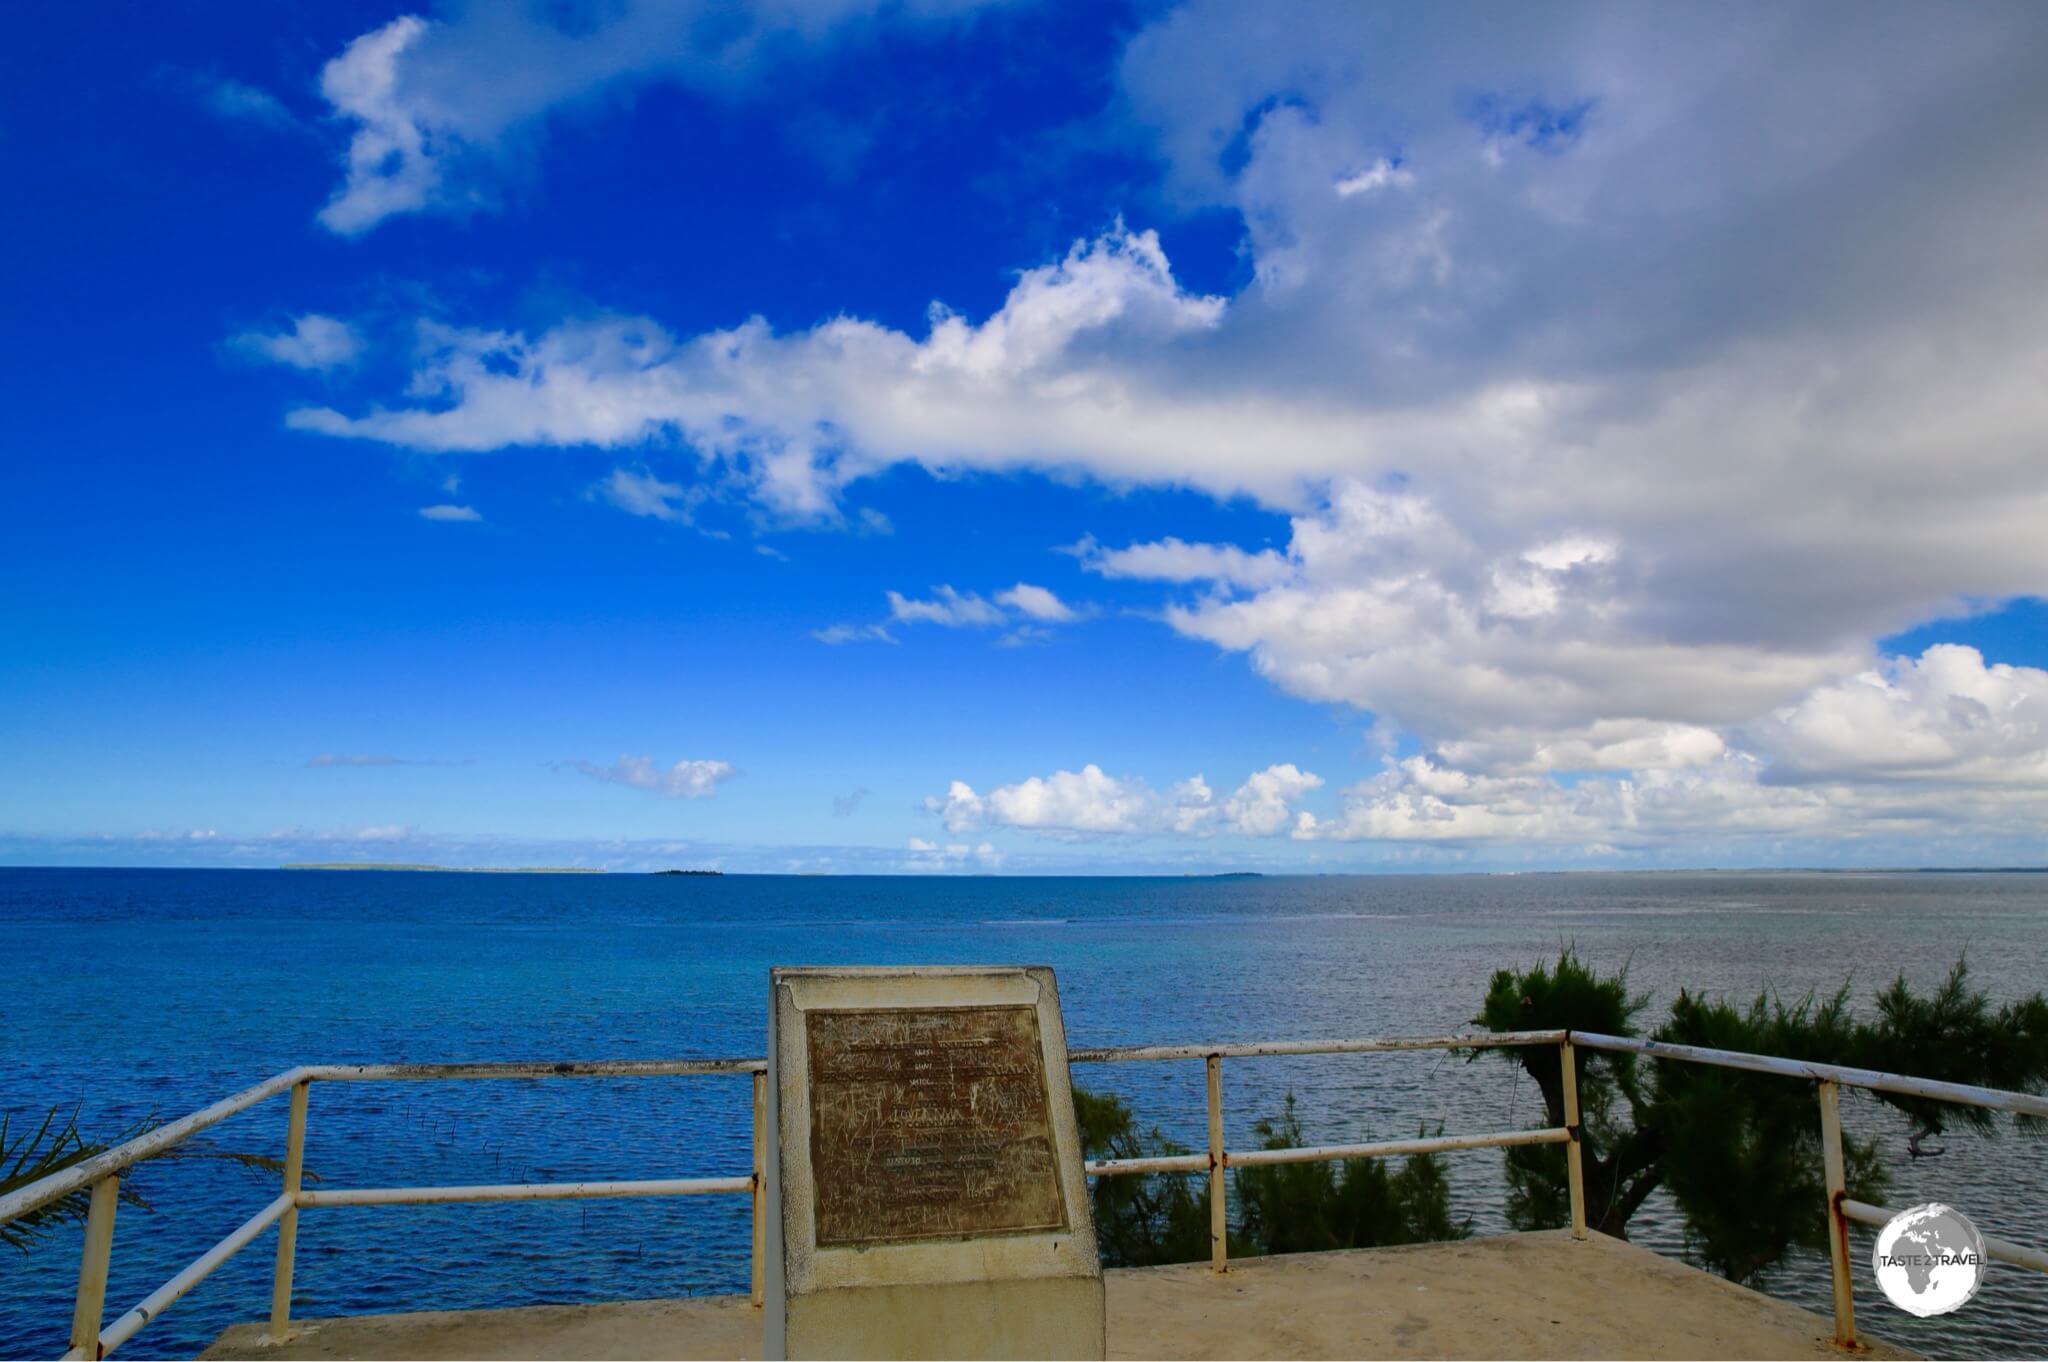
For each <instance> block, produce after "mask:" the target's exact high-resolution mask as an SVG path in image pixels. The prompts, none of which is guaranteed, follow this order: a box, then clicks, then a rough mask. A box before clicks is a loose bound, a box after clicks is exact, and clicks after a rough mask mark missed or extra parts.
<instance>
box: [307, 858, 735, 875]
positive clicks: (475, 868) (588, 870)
mask: <svg viewBox="0 0 2048 1362" xmlns="http://www.w3.org/2000/svg"><path fill="white" fill-rule="evenodd" d="M278 869H280V870H417V871H437V872H439V873H441V874H444V875H602V874H604V867H603V866H589V865H399V864H390V863H385V862H381V861H319V862H314V863H311V864H300V865H285V866H279V867H278ZM713 873H716V872H713Z"/></svg>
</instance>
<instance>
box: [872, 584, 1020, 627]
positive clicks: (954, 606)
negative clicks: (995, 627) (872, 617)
mask: <svg viewBox="0 0 2048 1362" xmlns="http://www.w3.org/2000/svg"><path fill="white" fill-rule="evenodd" d="M888 595H889V618H890V619H892V620H895V621H897V622H899V623H902V624H937V625H941V626H943V627H945V628H948V629H961V628H979V627H986V626H988V625H992V624H1001V623H1002V622H1003V612H1002V611H1000V610H998V609H996V607H995V606H993V605H990V604H989V603H988V602H987V601H986V600H983V599H982V598H981V597H980V596H977V595H975V594H974V593H973V592H971V591H955V590H954V589H953V588H952V587H950V586H941V587H937V588H935V589H934V590H933V593H932V597H931V599H929V600H913V599H911V598H910V597H908V596H905V595H904V594H903V593H902V592H900V591H891V592H889V593H888Z"/></svg>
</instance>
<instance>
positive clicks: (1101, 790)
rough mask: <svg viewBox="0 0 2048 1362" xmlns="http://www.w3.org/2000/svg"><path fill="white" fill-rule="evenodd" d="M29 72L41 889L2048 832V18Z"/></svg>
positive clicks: (191, 45) (1828, 16) (160, 16)
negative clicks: (315, 864)
mask: <svg viewBox="0 0 2048 1362" xmlns="http://www.w3.org/2000/svg"><path fill="white" fill-rule="evenodd" d="M17 29H18V32H17V41H16V42H15V43H13V44H11V45H10V50H9V53H8V54H7V55H6V56H5V57H4V58H0V60H4V61H5V62H6V63H7V66H8V69H7V71H6V73H5V80H4V84H0V88H4V91H5V93H4V94H0V101H4V102H0V131H4V134H5V135H4V138H0V156H4V157H5V158H6V160H7V167H6V175H7V183H8V184H9V185H10V200H11V203H12V205H13V207H14V211H12V212H10V213H9V214H7V215H6V217H5V219H4V220H0V233H4V234H5V244H6V250H5V252H4V259H5V261H6V264H5V266H4V268H5V269H6V271H7V275H8V279H7V294H8V297H9V299H10V306H9V307H8V308H7V311H6V317H7V338H8V344H7V363H6V368H5V372H6V374H7V380H8V388H9V393H10V398H11V400H10V401H9V403H8V408H9V414H10V421H9V431H8V434H7V436H6V438H5V441H4V443H0V450H4V451H5V461H6V463H5V472H6V484H5V485H6V489H7V495H6V497H5V498H4V500H0V581H4V582H5V583H6V590H5V591H4V592H0V630H4V636H5V637H6V639H7V640H8V642H7V645H6V648H5V650H4V658H0V862H12V863H20V864H48V863H76V862H86V863H112V864H225V865H273V864H278V863H281V862H287V861H298V860H321V861H328V860H335V861H341V860H376V861H430V862H437V863H444V864H457V865H459V864H484V865H495V864H528V863H549V864H572V863H573V864H594V865H606V866H612V867H616V868H622V869H623V868H645V867H654V866H666V865H677V864H680V865H716V866H721V867H724V868H726V869H731V870H786V869H805V870H837V871H893V870H904V869H914V870H930V871H935V872H961V873H967V872H988V871H992V870H1008V871H1024V872H1031V871H1049V870H1067V869H1083V870H1086V869H1100V870H1108V871H1130V870H1167V871H1179V870H1200V869H1237V868H1247V867H1249V868H1260V869H1270V870H1284V869H1304V870H1369V869H1379V868H1397V869H1411V868H1432V869H1433V868H1443V869H1455V868H1521V867H1548V866H1612V867H1617V868H1619V867H1627V866H1638V865H1642V866H1655V865H1759V864H1762V865H1770V864H1796V865H1826V864H1836V865H1843V864H1847V865H1871V864H1879V865H1897V864H2008V863H2038V862H2041V861H2042V860H2043V859H2044V857H2043V854H2042V851H2043V835H2044V832H2048V671H2044V670H2043V669H2044V668H2048V628H2044V625H2048V610H2044V607H2043V605H2042V603H2041V598H2042V596H2043V594H2044V592H2048V533H2044V532H2043V531H2042V529H2041V526H2042V525H2043V524H2048V398H2044V396H2043V393H2042V390H2041V388H2040V384H2039V374H2040V372H2041V371H2042V370H2041V364H2042V362H2043V360H2044V358H2048V325H2044V323H2043V321H2042V318H2043V317H2048V307H2044V304H2048V260H2044V258H2043V257H2042V255H2041V252H2040V251H2039V249H2038V231H2037V228H2038V223H2039V222H2040V221H2041V220H2042V212H2043V210H2044V209H2048V152H2044V148H2048V94H2044V93H2043V91H2042V90H2041V89H2039V88H2038V86H2039V82H2038V80H2036V79H2034V76H2033V72H2034V70H2035V65H2036V62H2037V59H2038V58H2039V57H2040V55H2041V54H2042V53H2043V51H2048V46H2044V24H2043V18H2042V15H2041V13H2040V12H2039V11H2038V10H2037V9H2034V8H2032V7H2028V6H2015V7H2000V6H1989V5H1987V6H1978V7H1972V8H1971V9H1969V10H1968V11H1957V10H1952V9H1941V8H1935V7H1927V8H1919V9H1915V8H1907V7H1885V8H1881V9H1878V10H1874V11H1866V10H1862V9H1857V10H1853V11H1852V10H1849V9H1838V8H1832V7H1828V6H1809V7H1801V8H1800V9H1798V10H1796V11H1791V10H1785V9H1781V8H1775V7H1770V8H1766V7H1758V8H1743V7H1737V8H1735V9H1732V10H1729V9H1726V8H1725V7H1703V8H1686V7H1671V8H1668V9H1663V10H1660V11H1655V12H1651V11H1637V10H1633V9H1629V8H1603V7H1598V6H1592V7H1575V6H1564V7H1558V8H1554V9H1549V10H1545V11H1543V12H1542V13H1541V15H1540V16H1532V15H1531V14H1529V13H1527V12H1525V11H1521V10H1518V9H1510V8H1502V9H1497V10H1462V11H1457V12H1443V13H1440V14H1437V15H1434V16H1432V15H1430V14H1428V13H1424V12H1419V11H1415V10H1411V9H1406V8H1402V9H1375V8H1369V7H1364V6H1357V5H1351V4H1334V5H1328V6H1317V5H1307V4H1304V5H1302V6H1300V7H1299V8H1295V9H1292V10H1290V11H1288V13H1287V16H1286V19H1285V21H1282V19H1281V18H1280V17H1279V14H1278V12H1277V11H1272V10H1266V9H1263V8H1261V7H1249V6H1240V5H1228V4H1201V3H1195V4H1188V5H1181V6H1174V5H1165V4H1147V5H1136V6H1127V7H1117V6H1112V5H1103V4H1094V3H1091V4H1058V3H1021V2H1020V3H1007V4H971V3H959V4H938V3H929V4H907V3H886V4H878V3H872V2H871V0H833V3H830V4H816V5H766V6H760V7H754V8H744V7H732V6H725V5H710V4H692V3H684V2H682V0H679V2H678V3H674V4H664V5H645V4H639V3H617V4H604V5H597V4H588V5H579V4H567V5H547V6H541V5H532V6H522V5H514V4H507V5H504V6H479V7H473V8H470V7H463V6H448V7H442V8H433V7H428V8H417V7H408V6H404V5H398V6H390V5H365V6H346V5H332V6H322V7H315V8H312V9H302V10H290V11H287V10H280V9H278V8H277V7H275V6H271V5H255V4H247V5H235V4H220V5H213V6H206V7H202V8H201V9H199V10H197V11H191V12H182V13H176V14H173V13H171V12H163V13H157V12H154V11H137V10H135V9H133V8H132V7H125V6H124V7H94V6H91V5H80V6H67V7H45V8H43V9H40V10H36V11H33V12H29V13H25V14H24V15H22V16H20V17H19V19H18V21H17ZM1871 71H1883V72H1885V73H1887V76H1888V79H1887V81H1886V82H1883V84H1884V86H1885V88H1884V90H1883V91H1882V92H1881V93H1879V92H1875V91H1874V90H1873V86H1872V82H1871V81H1870V80H1869V78H1868V74H1869V72H1871ZM1737 89H1740V90H1742V91H1743V92H1744V93H1742V94H1740V95H1737V94H1735V93H1733V91H1735V90H1737Z"/></svg>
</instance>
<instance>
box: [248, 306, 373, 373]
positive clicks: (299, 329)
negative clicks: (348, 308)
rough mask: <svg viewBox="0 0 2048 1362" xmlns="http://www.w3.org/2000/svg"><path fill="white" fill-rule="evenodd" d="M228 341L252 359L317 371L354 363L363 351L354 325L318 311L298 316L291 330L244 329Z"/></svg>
mask: <svg viewBox="0 0 2048 1362" xmlns="http://www.w3.org/2000/svg"><path fill="white" fill-rule="evenodd" d="M228 344H229V345H230V346H231V347H232V348H233V349H234V350H236V351H237V352H238V353H240V354H243V355H246V356H248V357H249V358H251V359H257V360H262V361H264V362H266V363H270V364H283V365H287V366H289V367H291V368H294V369H310V370H313V371H315V372H322V371H325V370H328V369H338V368H342V367H344V366H346V365H350V364H353V363H355V362H356V360H357V358H358V357H359V356H361V354H362V353H363V342H362V338H361V337H360V336H358V335H357V334H356V332H355V328H354V327H352V326H350V325H349V324H348V323H347V322H345V321H342V320H340V319H339V318H336V317H328V316H323V315H322V314H320V313H318V312H309V313H307V314H306V315H305V316H303V317H299V318H297V319H295V320H294V321H293V322H292V325H291V329H290V330H288V331H275V332H270V331H244V332H242V333H241V334H240V335H238V336H236V337H235V338H234V339H233V340H231V341H229V342H228Z"/></svg>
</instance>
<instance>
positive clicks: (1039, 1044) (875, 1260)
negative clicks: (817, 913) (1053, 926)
mask: <svg viewBox="0 0 2048 1362" xmlns="http://www.w3.org/2000/svg"><path fill="white" fill-rule="evenodd" d="M766 1096H767V1099H768V1102H767V1106H768V1109H767V1113H766V1115H767V1121H768V1129H769V1131H770V1132H772V1136H771V1138H770V1140H769V1141H768V1145H767V1147H766V1149H765V1150H763V1151H762V1152H763V1155H764V1158H763V1166H762V1180H761V1188H762V1196H761V1202H762V1206H761V1209H762V1213H763V1217H764V1220H765V1223H764V1224H762V1226H761V1231H762V1258H763V1271H762V1283H761V1287H762V1297H763V1305H764V1306H765V1307H766V1308H765V1313H764V1316H763V1319H762V1321H761V1346H762V1348H763V1350H764V1351H763V1355H764V1356H766V1357H770V1358H808V1359H824V1358H875V1357H891V1358H904V1359H916V1358H991V1359H992V1358H1039V1359H1045V1358H1100V1357H1101V1356H1102V1355H1103V1343H1104V1338H1105V1334H1104V1329H1103V1294H1102V1263H1101V1260H1100V1259H1099V1258H1098V1257H1097V1256H1096V1251H1095V1224H1094V1217H1093V1215H1092V1214H1091V1208H1090V1206H1089V1204H1088V1176H1087V1170H1086V1167H1085V1164H1084V1162H1083V1160H1082V1156H1081V1131H1080V1126H1079V1125H1078V1123H1077V1122H1076V1121H1075V1119H1074V1100H1073V1088H1072V1085H1071V1083H1070V1080H1069V1078H1068V1075H1067V1033H1066V1026H1065V1024H1064V1023H1063V1022H1062V1020H1061V1018H1060V995H1059V986H1058V984H1057V982H1056V981H1055V980H1054V978H1053V972H1052V971H1051V970H1049V969H1046V968H1045V967H1043V966H1040V965H913V966H901V965H899V966H894V967H876V968H849V967H846V966H818V967H811V968H804V967H795V966H786V967H778V968H776V969H773V970H770V971H769V974H768V1082H767V1093H766Z"/></svg>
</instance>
